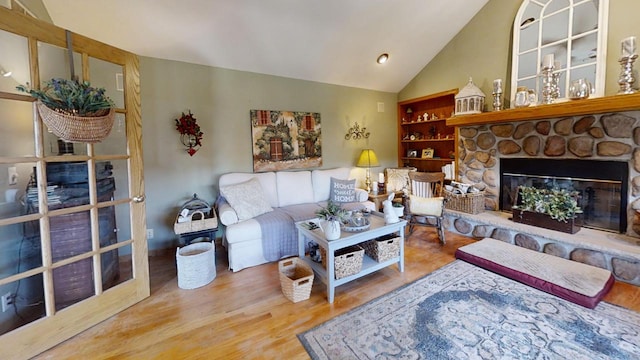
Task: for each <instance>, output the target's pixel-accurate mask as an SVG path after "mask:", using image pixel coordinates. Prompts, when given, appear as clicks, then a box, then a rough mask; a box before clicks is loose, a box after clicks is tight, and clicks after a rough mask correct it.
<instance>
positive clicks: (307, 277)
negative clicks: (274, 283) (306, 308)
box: [278, 257, 313, 303]
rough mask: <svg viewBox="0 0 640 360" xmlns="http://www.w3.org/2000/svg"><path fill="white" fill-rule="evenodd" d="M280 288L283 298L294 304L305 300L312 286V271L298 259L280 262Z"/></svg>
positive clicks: (309, 294)
mask: <svg viewBox="0 0 640 360" xmlns="http://www.w3.org/2000/svg"><path fill="white" fill-rule="evenodd" d="M278 271H279V272H280V287H282V293H283V294H284V296H285V297H286V298H287V299H289V300H291V301H293V302H294V303H296V302H298V301H302V300H307V299H308V298H309V297H310V296H311V287H312V286H313V270H312V269H311V266H310V265H309V264H307V263H306V262H305V261H304V260H302V259H300V258H299V257H294V258H289V259H284V260H280V262H278Z"/></svg>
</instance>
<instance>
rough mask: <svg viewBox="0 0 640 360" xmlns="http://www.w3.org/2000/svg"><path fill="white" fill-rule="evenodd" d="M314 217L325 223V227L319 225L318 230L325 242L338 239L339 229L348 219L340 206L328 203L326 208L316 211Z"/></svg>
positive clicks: (346, 213)
mask: <svg viewBox="0 0 640 360" xmlns="http://www.w3.org/2000/svg"><path fill="white" fill-rule="evenodd" d="M316 216H317V217H318V218H319V219H321V220H324V221H325V226H324V227H323V226H322V225H320V229H322V231H323V232H324V236H325V238H326V239H327V240H336V239H339V238H340V227H341V225H342V223H343V222H344V221H345V220H347V217H348V212H347V211H346V210H345V209H343V208H342V207H341V206H340V204H336V203H334V202H332V201H329V203H328V204H327V206H326V207H324V208H322V209H320V210H318V211H316Z"/></svg>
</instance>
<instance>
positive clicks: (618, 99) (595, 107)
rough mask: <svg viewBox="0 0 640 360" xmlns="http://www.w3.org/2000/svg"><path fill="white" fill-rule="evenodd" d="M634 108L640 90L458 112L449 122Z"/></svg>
mask: <svg viewBox="0 0 640 360" xmlns="http://www.w3.org/2000/svg"><path fill="white" fill-rule="evenodd" d="M631 110H640V93H636V94H630V95H614V96H605V97H599V98H593V99H585V100H574V101H570V102H561V103H557V104H548V105H537V106H531V107H526V108H518V109H506V110H502V111H492V112H485V113H482V114H474V115H460V116H454V117H451V118H448V119H447V126H476V125H484V124H499V123H505V122H515V121H525V120H539V119H551V118H558V117H567V116H579V115H593V114H602V113H608V112H618V111H631Z"/></svg>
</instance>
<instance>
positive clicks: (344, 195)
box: [329, 177, 356, 204]
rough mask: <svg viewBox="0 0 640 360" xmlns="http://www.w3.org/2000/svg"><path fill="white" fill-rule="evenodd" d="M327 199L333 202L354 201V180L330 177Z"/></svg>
mask: <svg viewBox="0 0 640 360" xmlns="http://www.w3.org/2000/svg"><path fill="white" fill-rule="evenodd" d="M329 201H331V202H334V203H338V204H339V203H350V202H356V180H355V179H353V180H340V179H336V178H333V177H332V178H331V183H330V191H329Z"/></svg>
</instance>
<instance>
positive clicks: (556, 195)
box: [513, 186, 582, 222]
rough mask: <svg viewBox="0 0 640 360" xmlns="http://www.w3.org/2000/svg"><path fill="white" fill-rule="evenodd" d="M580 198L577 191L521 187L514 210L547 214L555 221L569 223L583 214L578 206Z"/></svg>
mask: <svg viewBox="0 0 640 360" xmlns="http://www.w3.org/2000/svg"><path fill="white" fill-rule="evenodd" d="M578 197H579V196H578V192H577V191H567V190H565V189H538V188H535V187H533V186H519V187H518V204H517V205H514V206H513V208H514V209H517V210H523V211H533V212H537V213H541V214H547V215H549V216H550V217H551V218H552V219H554V220H558V221H563V222H568V220H570V219H575V218H576V216H577V214H580V213H582V209H580V206H578Z"/></svg>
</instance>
